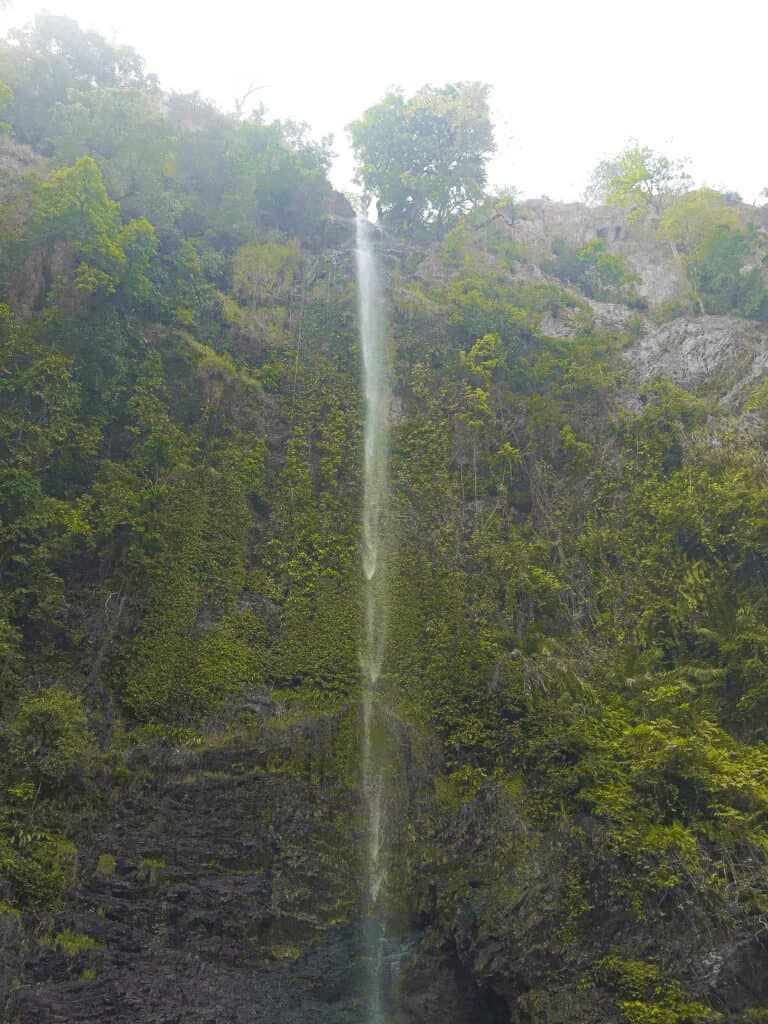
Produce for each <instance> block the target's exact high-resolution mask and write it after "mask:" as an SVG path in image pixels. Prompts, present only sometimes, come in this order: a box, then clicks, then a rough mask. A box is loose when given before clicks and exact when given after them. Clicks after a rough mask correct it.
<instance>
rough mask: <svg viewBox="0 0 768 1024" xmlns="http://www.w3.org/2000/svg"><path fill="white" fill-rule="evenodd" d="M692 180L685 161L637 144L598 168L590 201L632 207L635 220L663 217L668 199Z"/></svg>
mask: <svg viewBox="0 0 768 1024" xmlns="http://www.w3.org/2000/svg"><path fill="white" fill-rule="evenodd" d="M690 180H691V179H690V176H689V175H688V174H687V172H686V171H685V163H684V162H683V161H681V160H671V159H670V158H669V157H668V156H665V155H664V154H663V153H657V152H655V150H653V149H651V147H650V146H641V145H639V144H638V143H633V144H631V145H629V146H627V148H626V149H624V150H623V151H622V152H621V153H619V154H618V155H617V156H615V157H612V158H611V159H608V160H602V161H601V162H600V163H599V164H598V165H597V167H596V168H595V170H594V171H593V172H592V180H591V182H590V185H589V188H588V189H587V198H588V199H590V200H592V201H593V202H607V203H612V204H615V205H617V206H625V207H628V208H629V210H630V211H631V215H632V216H634V217H642V216H644V215H645V214H647V213H650V212H655V213H657V214H658V213H661V210H662V207H663V204H664V198H665V197H666V196H669V195H676V194H677V193H680V192H683V191H685V189H686V188H687V187H688V185H689V184H690Z"/></svg>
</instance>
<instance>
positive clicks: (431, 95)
mask: <svg viewBox="0 0 768 1024" xmlns="http://www.w3.org/2000/svg"><path fill="white" fill-rule="evenodd" d="M349 133H350V136H351V139H352V146H353V149H354V151H355V157H356V159H357V165H358V166H357V180H358V182H359V183H360V184H361V185H362V186H363V188H364V190H365V193H366V196H367V197H370V196H371V195H373V196H375V197H376V199H377V203H378V205H379V209H380V211H381V213H382V214H383V216H384V217H386V218H387V219H388V220H390V221H392V222H395V223H400V224H403V225H409V226H415V225H418V224H444V223H445V222H446V221H447V220H449V219H450V218H451V217H453V216H455V215H456V214H459V213H462V212H464V211H466V210H467V209H469V208H471V207H472V206H474V205H475V204H476V203H477V202H478V201H479V200H480V199H481V197H482V195H483V190H484V188H485V183H486V178H487V175H486V162H487V160H488V157H489V156H490V154H491V153H492V152H493V150H494V142H493V127H492V125H491V120H490V112H489V109H488V86H487V85H483V84H481V83H480V82H457V83H453V84H450V85H445V86H443V87H442V88H440V89H436V88H433V87H432V86H424V88H423V89H420V90H419V92H417V93H416V95H415V96H412V97H411V98H410V99H406V98H405V97H404V96H403V94H402V92H400V91H394V92H390V93H388V94H387V95H386V96H385V97H384V99H383V100H382V101H381V102H380V103H377V104H376V105H375V106H373V107H370V108H369V109H368V110H366V112H365V113H364V114H363V116H362V117H361V118H360V119H359V120H358V121H354V122H353V123H352V124H351V125H349Z"/></svg>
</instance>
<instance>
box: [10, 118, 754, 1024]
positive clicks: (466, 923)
mask: <svg viewBox="0 0 768 1024" xmlns="http://www.w3.org/2000/svg"><path fill="white" fill-rule="evenodd" d="M169 109H171V108H170V107H169ZM181 115H183V116H181ZM203 115H205V117H208V118H209V119H211V121H212V123H213V125H214V127H215V129H216V133H218V134H215V135H213V136H211V138H213V139H214V142H213V143H211V144H210V146H208V143H209V142H210V139H209V138H208V137H207V136H206V134H205V133H206V131H207V130H208V129H207V128H206V127H205V125H204V121H205V117H203ZM201 118H202V120H201ZM109 123H111V122H109ZM167 127H168V131H167V132H166V133H165V134H162V133H161V138H160V142H161V143H162V146H160V149H159V155H158V152H156V153H155V157H156V158H157V165H158V166H162V168H163V169H165V168H166V167H171V166H172V165H173V166H177V165H178V168H179V170H178V173H177V176H176V177H175V178H172V179H171V178H168V180H166V173H165V170H163V171H162V173H161V172H160V171H158V172H157V178H158V180H157V181H156V180H153V179H151V176H150V180H149V181H146V182H144V192H143V193H141V195H139V196H138V197H137V196H131V197H130V198H131V200H132V201H133V200H135V203H136V205H135V208H134V207H133V206H131V208H130V209H128V208H126V209H125V210H122V211H121V210H118V208H117V204H115V203H114V202H113V201H111V200H110V199H109V196H108V191H107V187H106V184H105V179H104V177H103V173H106V172H109V173H110V174H111V175H112V177H111V178H109V180H110V182H112V186H111V187H112V188H113V190H114V182H120V181H121V180H122V177H121V176H122V174H123V173H124V167H123V165H122V164H121V163H120V162H119V161H118V163H117V164H116V165H114V166H112V165H111V164H110V162H109V161H106V162H105V171H104V172H102V170H101V169H100V167H99V166H97V165H96V163H95V161H94V160H93V159H90V158H88V157H86V158H84V160H79V161H78V163H77V164H75V165H73V166H72V167H62V168H61V169H59V170H57V171H55V172H53V173H51V172H50V169H49V168H47V167H43V166H39V167H36V169H37V170H38V171H39V174H40V180H41V186H40V189H39V190H38V191H37V192H34V196H35V199H34V201H35V203H36V204H37V205H36V207H35V216H34V219H33V222H34V231H30V237H29V238H26V237H25V235H24V227H25V223H26V221H25V218H27V217H28V216H30V215H29V210H28V209H27V208H26V206H25V205H24V203H23V202H19V203H17V205H16V206H14V207H13V209H12V210H10V211H6V213H7V216H8V218H9V219H8V224H9V225H10V227H8V225H6V228H7V230H8V231H11V228H12V232H11V235H12V237H11V241H12V242H13V246H16V248H15V249H12V248H8V250H7V251H5V250H3V251H2V252H0V256H3V257H4V259H5V262H4V263H3V264H2V270H3V274H4V277H3V281H4V282H5V284H6V286H7V287H5V291H4V293H3V297H4V299H5V300H7V302H8V304H9V307H13V308H12V309H11V308H8V307H6V306H3V307H2V310H1V312H2V317H0V329H1V331H2V335H1V340H2V345H1V346H0V357H1V358H2V359H3V364H2V369H3V373H4V374H6V375H7V379H9V380H12V381H14V382H15V384H16V386H15V387H12V388H7V389H0V409H1V411H2V414H3V415H2V416H0V440H2V444H3V446H4V447H3V453H4V465H3V467H2V468H3V473H4V474H5V475H3V476H2V477H0V486H2V488H3V490H2V497H3V499H4V500H5V502H6V504H7V506H8V507H9V508H10V509H11V513H12V514H11V516H10V518H9V523H10V525H9V526H8V527H7V530H8V532H4V533H2V535H1V536H0V540H1V541H2V545H0V556H2V557H3V558H5V559H6V561H5V562H3V569H4V574H3V575H2V576H1V577H0V585H2V588H3V589H2V591H1V593H0V596H1V597H2V602H1V603H0V613H2V615H0V673H2V675H1V676H0V682H1V683H2V686H1V687H0V697H1V698H2V700H1V701H0V745H1V752H2V754H3V763H2V765H0V770H1V771H2V792H1V793H0V796H1V797H2V803H1V804H0V897H1V898H2V901H3V902H0V1019H2V1020H3V1022H4V1024H6V1022H8V1024H65V1022H67V1024H68V1022H75V1021H91V1022H94V1024H107V1022H125V1024H128V1022H129V1021H130V1022H132V1024H134V1022H137V1024H158V1022H163V1024H171V1022H177V1021H184V1022H187V1021H189V1022H191V1024H208V1022H214V1021H215V1022H216V1024H222V1022H230V1024H245V1022H250V1021H253V1020H259V1021H263V1022H265V1024H278V1022H279V1024H304V1022H306V1021H308V1020H313V1021H318V1022H320V1024H352V1022H355V1024H360V1021H361V1019H362V1018H363V1016H364V1014H365V1010H364V1007H365V1005H366V1002H367V986H368V985H369V979H370V973H371V969H372V964H371V959H372V958H371V946H370V944H369V943H368V942H367V941H366V934H369V933H370V930H371V922H366V921H364V920H362V918H361V908H362V906H363V903H364V898H363V887H364V878H365V874H366V872H365V867H364V865H363V863H362V858H363V851H364V849H365V845H366V842H365V835H364V831H365V814H364V809H363V800H362V796H361V792H360V790H361V786H360V748H361V739H360V715H359V706H358V705H359V696H360V667H359V659H358V650H359V636H360V629H361V621H362V616H361V608H360V579H359V577H360V571H359V557H358V547H359V508H360V490H361V487H360V472H359V465H360V450H361V429H360V428H361V424H360V407H361V402H360V397H361V396H360V383H359V350H358V342H357V324H356V322H355V312H354V311H355V282H354V274H353V272H352V270H351V258H350V257H351V252H350V245H351V241H350V234H351V222H350V218H349V217H348V214H349V213H350V211H349V209H348V207H347V206H346V205H345V204H344V202H343V201H342V200H340V199H339V198H338V197H335V196H334V195H333V194H332V193H331V192H330V187H329V186H328V185H327V182H326V181H325V179H324V177H323V172H322V168H323V166H324V165H323V156H322V153H319V152H318V151H317V150H313V149H309V150H302V149H301V147H300V146H299V148H297V145H298V143H297V142H296V139H295V138H293V136H292V135H291V136H290V138H283V136H282V135H281V132H282V129H279V128H276V127H274V126H272V127H270V126H268V125H263V124H258V123H256V122H254V123H252V124H251V123H248V124H240V123H231V122H230V121H229V120H227V119H226V118H222V117H220V116H218V115H214V114H213V113H212V112H208V114H206V113H205V110H201V109H198V108H197V106H195V105H194V104H193V105H192V108H191V109H190V110H189V111H187V112H186V113H184V110H182V111H181V114H180V115H179V117H178V123H177V122H174V123H173V124H172V125H170V126H167ZM171 129H172V130H171ZM138 134H139V136H141V133H140V132H139V133H138ZM222 138H223V139H225V140H227V143H226V145H222V144H220V139H222ZM179 139H180V140H181V143H183V145H181V148H180V150H179V152H178V153H176V157H177V158H178V161H177V163H176V162H174V161H169V160H167V159H166V158H165V157H166V151H165V146H166V144H167V146H168V147H169V151H170V149H171V148H172V144H173V145H177V144H179ZM206 139H208V142H206ZM201 140H202V142H204V143H206V145H205V146H202V145H200V143H201ZM73 145H74V143H73ZM206 147H208V148H206ZM128 148H130V147H128ZM5 152H6V156H5V157H4V159H5V160H6V163H7V165H8V167H9V168H10V170H12V171H13V172H14V173H15V174H21V173H22V172H23V171H24V170H25V169H26V168H27V163H28V161H27V158H28V154H27V153H26V151H24V150H17V148H15V147H13V146H12V147H11V148H10V149H7V150H6V151H5ZM78 152H79V150H78ZM265 154H267V155H266V156H265ZM160 156H162V157H163V159H162V160H160ZM219 157H221V159H222V160H223V161H224V164H223V165H221V166H220V165H219V164H218V163H217V162H216V161H217V160H218V159H219ZM203 158H205V159H203ZM57 159H58V158H57ZM115 159H117V158H116V157H115ZM226 160H230V161H231V165H230V164H227V163H226ZM206 161H208V162H206ZM131 166H132V164H131ZM254 168H256V169H258V171H259V173H260V174H262V175H263V176H264V180H263V181H262V182H261V185H260V187H259V189H260V190H259V194H258V197H257V198H258V199H259V201H260V202H261V206H259V205H258V203H257V202H256V201H255V200H254V186H253V180H252V174H253V170H254ZM46 175H48V177H46ZM222 180H226V182H227V186H226V187H227V191H223V186H222V185H221V182H222ZM201 182H202V184H201ZM286 183H287V184H286ZM288 186H290V187H288ZM287 187H288V191H287V192H286V191H285V189H286V188H287ZM169 190H171V191H169ZM173 190H175V191H173ZM60 192H64V193H65V194H67V195H70V194H74V195H77V196H78V197H82V196H86V198H87V197H90V198H89V202H90V203H91V206H92V209H91V213H92V214H93V216H92V222H93V224H92V226H94V225H95V227H94V236H93V238H90V239H89V240H87V244H85V243H83V240H82V238H81V233H80V228H81V220H80V213H81V212H82V210H81V207H80V206H77V205H76V204H75V205H73V206H72V209H70V207H67V208H66V210H65V213H66V214H67V216H66V217H64V216H63V215H62V213H61V209H60V203H59V198H60V194H59V193H60ZM171 192H173V194H171ZM30 194H31V193H30ZM0 199H2V195H0ZM302 204H306V206H303V205H302ZM85 207H86V209H90V207H89V206H88V203H85ZM72 210H74V213H73V212H72ZM489 211H490V212H489ZM742 213H743V215H744V217H745V218H746V219H749V217H752V216H753V215H752V214H751V213H750V214H749V215H748V213H747V212H744V211H742ZM145 214H147V215H148V214H151V215H152V216H156V219H157V220H158V224H160V225H161V227H160V228H159V232H160V235H159V239H160V242H159V243H158V244H157V245H156V244H155V242H157V239H155V241H154V242H153V237H154V236H153V233H152V231H151V230H150V229H149V228H148V226H147V224H146V223H143V222H142V218H143V217H144V216H145ZM761 216H762V215H761ZM754 217H757V214H755V215H754ZM249 218H250V219H249ZM73 223H74V225H75V227H74V228H73V227H72V224H73ZM62 224H63V227H62ZM755 225H756V226H758V227H759V224H757V221H755ZM185 232H186V234H185ZM425 237H426V236H419V238H418V239H416V240H414V239H391V238H390V237H389V236H387V235H386V234H384V235H383V236H382V242H381V250H382V252H381V259H382V263H383V264H386V271H387V273H388V275H389V278H388V284H387V308H388V311H389V314H390V324H389V328H390V341H391V351H392V376H393V382H394V391H395V394H394V397H393V402H392V406H391V410H392V412H391V420H392V422H391V428H392V444H391V453H390V454H391V460H390V469H391V473H390V481H389V486H390V490H391V495H390V498H391V519H390V521H388V523H387V524H386V528H387V531H388V533H387V542H388V544H389V545H390V553H391V559H389V560H388V564H389V575H390V577H391V578H389V579H388V580H387V593H388V608H387V631H388V632H387V636H388V647H387V653H386V659H385V666H384V672H383V677H382V679H383V686H384V688H385V692H386V700H385V701H383V702H382V703H383V707H382V708H380V709H379V711H378V718H377V722H376V730H375V731H376V738H377V742H382V743H385V745H386V747H387V749H388V751H389V755H388V758H389V759H388V766H389V767H388V770H387V772H386V773H385V774H386V779H387V815H386V820H387V828H386V836H385V850H384V856H385V859H386V863H387V865H388V874H387V883H386V890H387V892H386V900H384V901H382V902H383V904H384V907H385V909H384V911H383V912H382V916H383V918H384V921H383V926H384V933H385V934H384V939H383V941H382V943H381V949H382V958H381V965H382V966H381V973H382V978H383V987H384V989H385V1003H386V1011H387V1014H388V1016H389V1018H391V1020H393V1021H395V1022H396V1024H434V1022H435V1021H442V1022H444V1024H504V1022H510V1024H703V1022H716V1021H723V1022H728V1024H746V1022H748V1021H760V1020H765V1019H768V987H767V986H768V932H766V927H765V920H766V913H767V912H768V870H767V869H766V851H768V832H766V822H768V754H766V747H765V742H766V739H767V738H768V727H766V721H767V720H768V719H766V713H767V712H768V688H766V684H765V680H766V679H767V678H768V635H767V634H766V631H765V622H766V620H767V619H768V596H767V595H768V543H767V542H766V526H765V506H766V501H768V475H767V474H768V471H767V470H766V466H767V465H768V460H767V459H766V452H765V436H766V425H765V424H766V401H765V389H764V388H763V387H762V384H763V380H764V376H765V373H766V369H768V331H767V330H766V326H765V322H764V321H762V322H761V321H760V320H759V318H758V317H757V315H755V317H754V318H752V319H749V318H747V317H746V316H739V315H737V310H738V303H739V302H740V301H742V300H743V299H744V296H743V295H742V294H741V292H740V291H739V289H738V287H736V286H738V285H740V283H741V281H742V277H744V276H745V275H741V271H740V270H739V273H738V274H736V275H731V277H728V275H727V274H721V275H720V277H718V278H717V280H716V281H715V284H714V285H713V284H712V282H711V281H709V283H708V287H710V292H709V294H710V298H712V296H714V298H713V299H712V301H713V303H714V301H715V299H716V300H717V301H720V302H722V303H723V304H725V305H726V306H727V308H728V309H729V312H727V313H723V314H718V315H715V314H710V315H701V316H696V315H694V313H693V312H692V309H695V308H696V306H695V303H694V304H693V305H692V300H691V281H690V274H689V273H688V271H687V270H686V266H685V264H684V261H683V260H682V259H681V258H679V257H677V256H675V253H674V252H673V250H672V248H671V247H670V246H669V245H668V244H667V243H665V242H662V241H660V240H659V237H658V235H657V233H656V225H655V224H654V223H652V222H646V223H644V224H638V223H633V222H630V220H629V219H628V218H627V216H626V215H625V214H624V213H623V212H622V211H620V210H617V209H615V208H608V207H601V208H586V207H581V206H578V205H562V204H553V203H545V202H538V201H537V202H531V203H526V204H522V206H521V207H520V208H517V209H515V208H513V207H511V206H509V205H505V204H504V203H503V202H501V201H498V202H497V201H496V200H488V203H487V204H486V206H485V207H483V208H481V209H479V210H477V211H474V212H473V213H472V214H470V215H469V216H468V217H467V218H466V219H465V220H462V221H460V222H459V223H457V224H456V225H455V226H454V227H453V228H452V229H451V230H450V231H447V232H446V233H445V235H444V236H441V237H439V238H438V237H427V238H426V241H425ZM745 237H747V236H745ZM137 240H138V241H137ZM751 240H752V236H751V235H750V236H749V237H748V238H747V241H751ZM742 241H743V239H742ZM139 243H141V244H139ZM160 243H161V244H160ZM740 244H741V243H740ZM78 246H79V247H80V248H78ZM8 252H10V253H11V255H12V256H15V254H16V253H19V254H21V256H23V259H24V261H25V262H23V263H20V264H19V265H20V266H23V267H24V268H25V270H24V273H22V274H21V275H19V273H18V266H17V265H16V261H15V258H14V259H11V258H10V257H9V256H8ZM94 253H95V254H96V255H95V256H94ZM726 255H728V253H726ZM737 255H738V253H737ZM85 256H88V258H89V259H88V260H86V259H85ZM91 258H94V259H97V262H98V261H100V262H98V266H97V265H96V264H93V265H92V264H91V263H90V262H89V260H90V259H91ZM78 261H79V262H78ZM102 268H106V269H102ZM709 269H710V270H711V269H712V268H711V267H710V268H709ZM715 269H716V270H717V271H718V273H719V272H720V270H721V269H722V268H721V265H720V263H718V264H717V266H716V267H715ZM741 269H746V270H747V271H748V270H749V268H748V267H745V268H741ZM713 273H714V272H713ZM60 278H61V280H59V279H60ZM721 278H722V280H721ZM20 279H23V280H20ZM62 281H63V282H64V283H63V284H62ZM723 281H724V282H725V283H723ZM734 282H735V284H734ZM705 283H707V282H705ZM757 283H758V284H759V282H757ZM715 285H716V286H717V287H716V288H715ZM717 289H719V291H718V290H717ZM729 289H730V290H729ZM747 298H748V299H749V300H750V301H752V300H753V299H754V295H751V294H750V295H748V296H747ZM758 298H759V296H758ZM729 303H730V305H728V304H729ZM753 306H754V308H755V309H757V310H758V311H759V309H760V307H759V303H758V304H757V305H755V304H754V303H753ZM750 308H752V307H750ZM4 379H6V378H5V377H4ZM3 530H4V531H5V530H6V525H5V523H4V524H3ZM11 550H13V556H12V557H11V556H6V552H7V551H11ZM6 569H7V570H8V571H5V570H6Z"/></svg>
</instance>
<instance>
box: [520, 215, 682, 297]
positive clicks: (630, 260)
mask: <svg viewBox="0 0 768 1024" xmlns="http://www.w3.org/2000/svg"><path fill="white" fill-rule="evenodd" d="M519 214H520V216H519V218H518V219H517V220H516V221H515V222H514V223H513V224H512V226H511V228H510V229H509V230H510V233H511V235H512V237H513V238H514V240H515V241H516V242H519V243H520V244H521V245H525V246H528V247H529V248H530V249H532V250H533V252H534V253H538V254H539V255H544V254H546V253H548V252H549V251H550V250H551V247H552V242H553V241H554V239H555V238H564V239H565V240H566V241H567V242H569V243H571V244H572V245H575V246H579V247H581V246H584V245H587V244H588V243H589V242H591V241H593V240H594V239H596V238H601V239H602V240H603V241H604V242H605V246H606V249H607V250H608V252H612V253H617V254H621V255H623V256H624V257H625V259H626V261H627V265H628V266H629V268H630V269H631V270H633V271H634V272H635V273H636V274H637V275H638V276H639V278H640V283H639V285H638V292H639V294H640V295H641V296H642V297H643V298H644V299H646V301H647V302H649V303H650V304H651V305H653V306H660V305H661V304H662V303H664V302H670V301H674V300H675V299H679V298H681V297H683V296H685V295H687V293H688V285H687V282H686V280H685V273H684V271H683V268H682V266H681V264H680V261H679V260H678V259H676V258H675V255H674V253H673V252H672V250H671V249H670V247H669V245H667V244H666V243H665V242H662V241H660V240H659V239H658V238H657V237H656V234H655V231H654V227H655V225H654V224H653V223H648V224H646V225H639V224H632V225H631V230H630V224H629V217H628V213H627V211H626V210H624V209H622V208H621V207H617V206H585V205H583V204H582V203H552V202H549V201H548V200H544V199H531V200H528V201H527V202H524V203H521V205H520V208H519Z"/></svg>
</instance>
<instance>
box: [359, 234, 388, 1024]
mask: <svg viewBox="0 0 768 1024" xmlns="http://www.w3.org/2000/svg"><path fill="white" fill-rule="evenodd" d="M375 233H376V228H375V227H374V226H373V225H372V224H370V223H369V222H368V221H367V220H366V219H365V218H364V217H358V218H357V227H356V261H357V295H358V311H359V318H360V342H361V348H362V355H363V391H364V395H365V431H364V455H363V538H362V544H363V551H362V562H363V586H364V592H365V629H364V632H363V637H362V642H361V645H360V663H361V667H362V673H363V702H362V704H363V706H362V711H363V745H362V773H363V796H364V800H365V808H366V814H367V844H366V906H365V916H366V920H367V928H366V947H367V948H366V951H365V953H366V957H367V961H368V964H369V967H370V969H369V974H368V993H367V998H368V1016H367V1024H382V1021H383V1019H384V1007H383V996H382V986H383V956H384V935H383V930H382V927H381V924H380V921H381V916H382V915H381V907H380V906H379V903H380V894H381V889H382V885H383V883H384V881H385V871H386V869H385V865H384V863H383V858H382V843H383V836H384V827H385V813H386V807H385V799H384V781H385V771H386V755H385V752H384V750H383V749H382V744H381V743H380V742H377V738H376V733H377V730H376V707H377V700H378V696H379V687H380V677H381V669H382V663H383V659H384V647H385V642H386V611H387V604H386V597H387V595H386V568H387V567H386V544H385V537H384V531H385V520H386V504H387V446H388V424H389V409H388V404H389V387H388V380H387V358H386V321H385V317H384V310H383V293H382V288H381V281H380V277H379V274H378V270H377V265H376V256H375V251H374V236H375Z"/></svg>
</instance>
